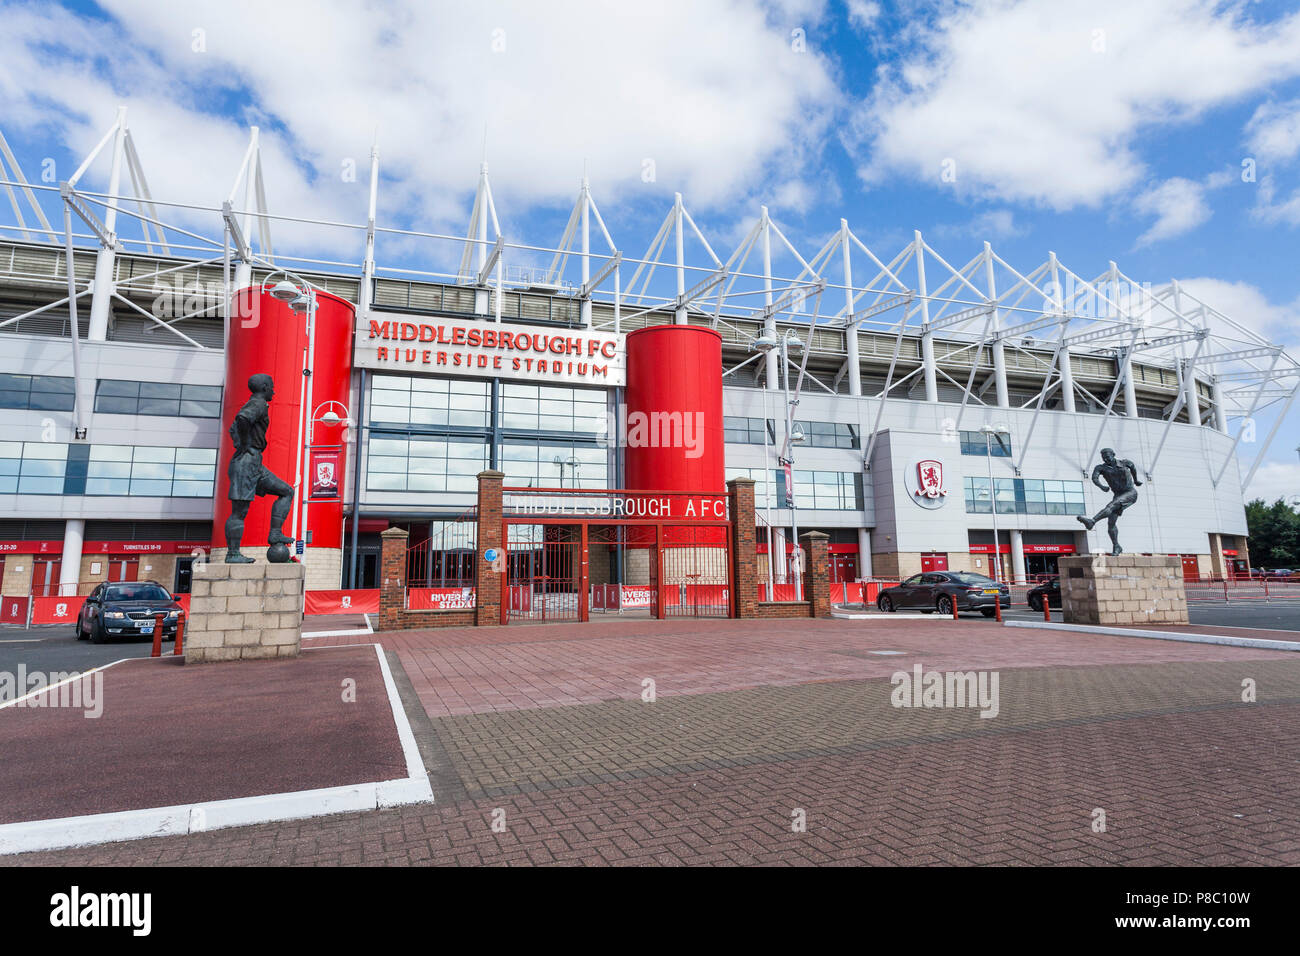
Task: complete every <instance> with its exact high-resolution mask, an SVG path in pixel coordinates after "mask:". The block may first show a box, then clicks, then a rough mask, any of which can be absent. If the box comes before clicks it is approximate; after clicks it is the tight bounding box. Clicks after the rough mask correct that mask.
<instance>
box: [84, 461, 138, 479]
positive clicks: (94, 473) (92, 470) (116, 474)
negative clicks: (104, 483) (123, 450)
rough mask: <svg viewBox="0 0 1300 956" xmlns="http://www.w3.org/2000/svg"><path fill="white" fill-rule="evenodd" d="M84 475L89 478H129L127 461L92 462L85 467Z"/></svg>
mask: <svg viewBox="0 0 1300 956" xmlns="http://www.w3.org/2000/svg"><path fill="white" fill-rule="evenodd" d="M86 474H87V475H88V476H89V477H91V478H130V477H131V463H130V462H129V461H92V462H90V464H89V465H88V466H87V472H86Z"/></svg>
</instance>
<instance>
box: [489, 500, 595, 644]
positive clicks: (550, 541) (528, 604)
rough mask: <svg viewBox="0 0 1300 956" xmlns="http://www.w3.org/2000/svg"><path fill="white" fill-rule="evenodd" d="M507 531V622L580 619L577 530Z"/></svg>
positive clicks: (516, 527)
mask: <svg viewBox="0 0 1300 956" xmlns="http://www.w3.org/2000/svg"><path fill="white" fill-rule="evenodd" d="M507 528H508V532H509V533H508V535H507V537H506V594H505V595H504V597H505V600H504V604H505V618H506V623H508V624H516V623H522V622H525V621H537V622H539V623H540V622H544V621H577V620H581V618H582V608H581V607H580V606H579V605H580V604H581V601H580V597H581V594H582V582H581V576H580V573H579V572H580V569H581V565H582V554H581V546H582V542H581V540H579V537H578V535H576V534H575V532H577V531H578V530H579V529H578V528H576V527H574V526H571V525H541V524H511V525H508V526H507Z"/></svg>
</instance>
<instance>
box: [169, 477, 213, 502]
mask: <svg viewBox="0 0 1300 956" xmlns="http://www.w3.org/2000/svg"><path fill="white" fill-rule="evenodd" d="M210 494H212V482H210V481H173V482H172V496H173V497H176V498H206V497H207V496H208V495H210Z"/></svg>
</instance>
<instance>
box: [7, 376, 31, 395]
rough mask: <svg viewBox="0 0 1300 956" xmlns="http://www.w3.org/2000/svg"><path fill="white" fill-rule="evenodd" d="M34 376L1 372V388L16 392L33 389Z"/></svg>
mask: <svg viewBox="0 0 1300 956" xmlns="http://www.w3.org/2000/svg"><path fill="white" fill-rule="evenodd" d="M31 387H32V377H31V376H30V375H12V374H9V373H4V374H0V389H5V390H8V391H14V392H27V391H31Z"/></svg>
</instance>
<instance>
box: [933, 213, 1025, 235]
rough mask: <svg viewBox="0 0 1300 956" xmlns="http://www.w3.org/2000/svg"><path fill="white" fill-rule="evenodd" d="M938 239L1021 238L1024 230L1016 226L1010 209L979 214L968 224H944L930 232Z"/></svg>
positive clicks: (1013, 214)
mask: <svg viewBox="0 0 1300 956" xmlns="http://www.w3.org/2000/svg"><path fill="white" fill-rule="evenodd" d="M931 231H932V232H933V233H934V234H935V235H936V236H938V237H939V238H940V239H979V240H987V241H992V240H994V239H1010V238H1013V237H1015V236H1022V235H1024V234H1025V230H1024V229H1022V228H1021V227H1020V226H1019V225H1017V224H1016V217H1015V213H1013V212H1012V211H1011V210H1010V209H992V210H989V211H988V212H983V213H980V214H979V215H978V216H975V217H974V218H973V219H971V220H969V221H968V222H963V223H944V224H942V225H939V226H936V227H935V228H934V229H932V230H931Z"/></svg>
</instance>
